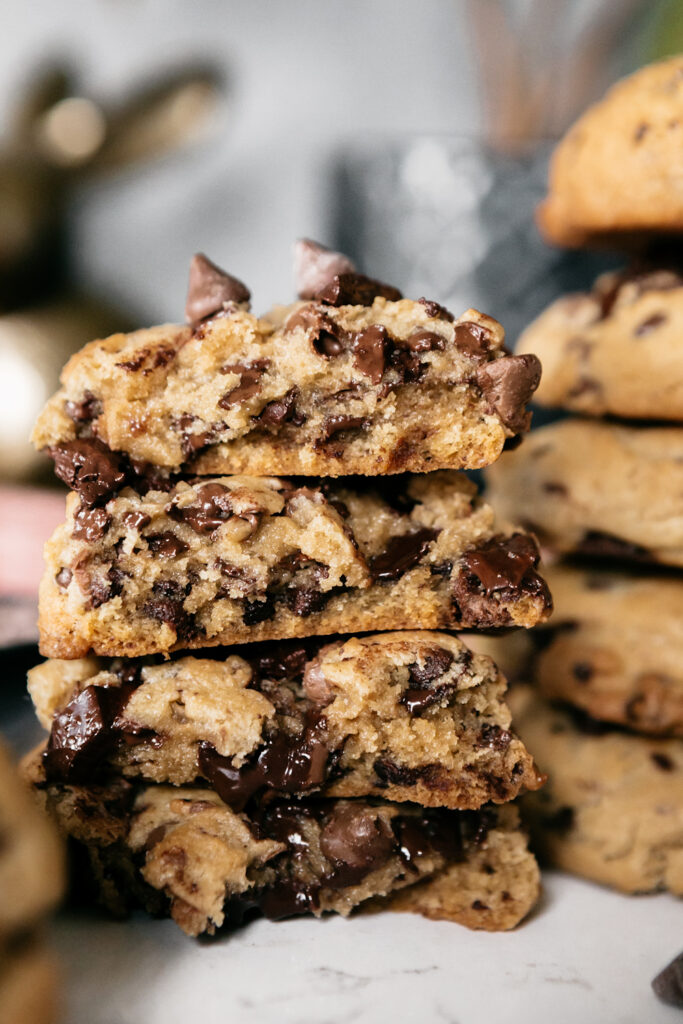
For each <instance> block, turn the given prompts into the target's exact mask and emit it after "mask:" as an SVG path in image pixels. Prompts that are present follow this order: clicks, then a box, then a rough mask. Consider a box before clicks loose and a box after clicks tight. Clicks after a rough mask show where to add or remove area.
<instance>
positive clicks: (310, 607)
mask: <svg viewBox="0 0 683 1024" xmlns="http://www.w3.org/2000/svg"><path fill="white" fill-rule="evenodd" d="M331 596H332V595H331V591H329V590H328V591H322V590H318V589H317V588H316V587H293V588H291V589H290V590H288V591H287V607H288V608H289V609H290V610H291V611H292V612H294V614H295V615H298V616H299V617H300V618H302V619H306V618H308V616H309V615H312V614H313V613H314V612H321V611H322V610H323V608H324V607H325V605H326V604H327V602H328V600H329V599H330V597H331Z"/></svg>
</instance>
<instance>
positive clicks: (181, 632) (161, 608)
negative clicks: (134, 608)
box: [142, 580, 194, 637]
mask: <svg viewBox="0 0 683 1024" xmlns="http://www.w3.org/2000/svg"><path fill="white" fill-rule="evenodd" d="M152 593H153V596H152V597H150V598H149V599H148V600H147V601H145V603H144V605H143V606H142V613H143V615H146V616H147V617H148V618H150V619H155V620H156V621H157V622H164V623H166V624H167V625H169V626H171V628H172V629H174V630H175V631H176V633H177V634H178V636H179V637H189V636H190V635H191V633H192V632H193V629H194V623H193V620H192V617H191V616H190V615H188V613H187V612H186V611H185V608H184V603H185V596H186V595H185V590H184V588H183V587H181V585H180V584H179V583H176V582H175V581H174V580H159V581H158V582H157V583H155V584H154V585H153V587H152Z"/></svg>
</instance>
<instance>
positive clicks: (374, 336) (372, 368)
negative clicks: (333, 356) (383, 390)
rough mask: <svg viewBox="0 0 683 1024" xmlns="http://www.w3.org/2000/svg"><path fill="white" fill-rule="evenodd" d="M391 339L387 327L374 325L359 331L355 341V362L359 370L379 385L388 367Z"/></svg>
mask: <svg viewBox="0 0 683 1024" xmlns="http://www.w3.org/2000/svg"><path fill="white" fill-rule="evenodd" d="M388 347H389V337H388V335H387V331H386V328H385V327H380V326H379V324H373V325H372V326H371V327H366V328H365V330H363V331H359V332H358V333H357V334H356V335H355V337H354V339H353V362H354V366H355V367H356V369H357V370H360V372H361V373H364V374H365V376H366V377H369V378H370V380H371V381H372V383H373V384H379V382H380V381H381V379H382V376H383V374H384V368H385V366H386V356H387V351H388Z"/></svg>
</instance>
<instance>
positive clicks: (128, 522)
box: [123, 509, 152, 531]
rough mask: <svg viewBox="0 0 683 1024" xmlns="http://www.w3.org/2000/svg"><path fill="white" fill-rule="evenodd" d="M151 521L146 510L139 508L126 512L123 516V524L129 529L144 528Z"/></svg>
mask: <svg viewBox="0 0 683 1024" xmlns="http://www.w3.org/2000/svg"><path fill="white" fill-rule="evenodd" d="M151 522H152V520H151V518H150V516H148V515H147V513H146V512H140V510H139V509H138V510H135V509H133V510H132V511H130V512H126V514H125V515H124V516H123V525H124V526H126V527H128V529H129V530H138V531H139V530H144V528H145V527H146V526H149V524H150V523H151Z"/></svg>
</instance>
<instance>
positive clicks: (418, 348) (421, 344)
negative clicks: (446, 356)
mask: <svg viewBox="0 0 683 1024" xmlns="http://www.w3.org/2000/svg"><path fill="white" fill-rule="evenodd" d="M401 344H402V345H405V346H406V348H408V349H410V351H411V352H442V351H443V350H444V348H445V347H446V339H445V338H442V337H441V335H440V334H437V333H436V331H425V330H420V331H413V333H412V334H411V335H410V336H409V337H408V338H406V340H405V341H403V342H401Z"/></svg>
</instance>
